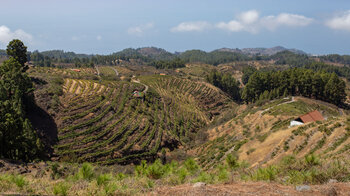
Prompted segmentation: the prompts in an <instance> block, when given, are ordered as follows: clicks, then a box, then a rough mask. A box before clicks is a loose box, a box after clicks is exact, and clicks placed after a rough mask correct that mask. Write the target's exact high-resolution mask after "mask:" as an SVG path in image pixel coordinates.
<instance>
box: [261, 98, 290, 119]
mask: <svg viewBox="0 0 350 196" xmlns="http://www.w3.org/2000/svg"><path fill="white" fill-rule="evenodd" d="M293 102H295V99H294V97H292V100H290V101H287V102H283V103H280V104H278V105H275V106H272V107H269V108H267V109H265V110H263V111H261V112H260V114H259V117H261V116H262V114H263V113H264V112H267V111H269V110H270V109H271V108H274V107H277V106H280V105H283V104H288V103H293Z"/></svg>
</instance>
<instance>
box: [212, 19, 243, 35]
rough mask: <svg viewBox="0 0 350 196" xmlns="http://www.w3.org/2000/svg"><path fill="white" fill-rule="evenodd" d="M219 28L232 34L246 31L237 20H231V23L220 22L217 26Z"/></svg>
mask: <svg viewBox="0 0 350 196" xmlns="http://www.w3.org/2000/svg"><path fill="white" fill-rule="evenodd" d="M216 27H217V28H219V29H223V30H228V31H231V32H238V31H242V30H243V29H244V25H242V24H241V23H240V22H238V21H236V20H231V21H230V22H227V23H225V22H220V23H218V24H217V25H216Z"/></svg>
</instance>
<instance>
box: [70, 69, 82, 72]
mask: <svg viewBox="0 0 350 196" xmlns="http://www.w3.org/2000/svg"><path fill="white" fill-rule="evenodd" d="M72 71H75V72H81V70H80V69H72Z"/></svg>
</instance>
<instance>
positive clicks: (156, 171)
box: [146, 159, 166, 179]
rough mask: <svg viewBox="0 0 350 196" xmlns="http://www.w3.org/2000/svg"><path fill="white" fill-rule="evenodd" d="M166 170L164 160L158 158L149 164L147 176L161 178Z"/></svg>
mask: <svg viewBox="0 0 350 196" xmlns="http://www.w3.org/2000/svg"><path fill="white" fill-rule="evenodd" d="M165 172H166V170H165V167H164V165H163V164H162V162H161V161H160V160H159V159H157V160H156V161H155V162H154V163H153V164H151V165H149V166H148V167H147V170H146V175H147V177H149V178H151V179H160V178H162V177H163V175H164V174H165Z"/></svg>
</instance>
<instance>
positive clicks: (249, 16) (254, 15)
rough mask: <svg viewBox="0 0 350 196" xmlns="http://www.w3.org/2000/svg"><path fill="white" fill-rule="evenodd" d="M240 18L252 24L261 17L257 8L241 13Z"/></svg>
mask: <svg viewBox="0 0 350 196" xmlns="http://www.w3.org/2000/svg"><path fill="white" fill-rule="evenodd" d="M238 18H239V20H240V21H241V22H242V23H244V24H252V23H254V22H256V21H257V20H258V19H259V13H258V12H257V11H256V10H249V11H247V12H243V13H241V14H240V15H239V17H238Z"/></svg>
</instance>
